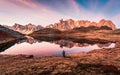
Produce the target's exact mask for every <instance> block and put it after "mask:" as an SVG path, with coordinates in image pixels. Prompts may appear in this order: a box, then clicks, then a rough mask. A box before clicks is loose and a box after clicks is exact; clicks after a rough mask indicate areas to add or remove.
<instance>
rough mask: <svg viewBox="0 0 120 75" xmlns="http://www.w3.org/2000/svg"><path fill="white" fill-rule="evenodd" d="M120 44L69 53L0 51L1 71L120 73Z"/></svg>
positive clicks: (14, 74)
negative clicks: (12, 53)
mask: <svg viewBox="0 0 120 75" xmlns="http://www.w3.org/2000/svg"><path fill="white" fill-rule="evenodd" d="M119 74H120V48H112V49H111V48H110V49H101V50H93V51H91V52H88V53H75V54H69V55H67V56H66V57H59V56H57V57H55V56H47V57H39V58H34V57H33V56H32V55H0V75H119Z"/></svg>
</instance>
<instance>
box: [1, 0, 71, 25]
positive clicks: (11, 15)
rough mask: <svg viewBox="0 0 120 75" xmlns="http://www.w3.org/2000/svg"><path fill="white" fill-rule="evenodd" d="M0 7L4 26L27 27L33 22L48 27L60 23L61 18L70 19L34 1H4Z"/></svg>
mask: <svg viewBox="0 0 120 75" xmlns="http://www.w3.org/2000/svg"><path fill="white" fill-rule="evenodd" d="M0 5H1V7H0V11H2V12H0V16H1V17H0V20H1V23H2V24H8V25H13V24H14V23H20V24H23V25H25V24H27V23H30V22H31V23H34V24H40V25H44V26H46V25H48V24H51V23H55V22H57V21H59V19H61V18H63V19H67V18H70V17H69V16H66V15H63V14H60V13H58V12H56V11H54V10H52V9H51V8H49V7H48V6H45V5H43V4H41V3H36V1H33V0H11V1H10V0H2V1H0ZM28 7H31V8H28ZM33 8H34V9H33ZM2 9H3V10H2Z"/></svg>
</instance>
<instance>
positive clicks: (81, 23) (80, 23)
mask: <svg viewBox="0 0 120 75" xmlns="http://www.w3.org/2000/svg"><path fill="white" fill-rule="evenodd" d="M4 27H7V28H9V29H12V30H14V31H17V32H20V33H22V34H31V33H33V32H35V31H39V30H41V29H47V28H52V29H57V30H60V31H66V30H72V29H74V30H75V29H77V28H81V29H82V30H83V29H85V28H87V27H93V28H94V27H97V28H102V27H108V28H109V29H112V30H115V29H116V27H115V24H114V23H113V22H112V21H111V20H105V19H102V20H100V21H99V22H98V23H97V22H91V21H88V20H77V21H76V20H72V19H68V20H65V21H64V20H63V19H61V20H59V22H58V23H54V24H50V25H47V26H46V27H43V26H41V25H37V26H36V25H34V24H31V23H29V24H27V25H20V24H17V23H15V24H14V25H13V26H7V25H4Z"/></svg>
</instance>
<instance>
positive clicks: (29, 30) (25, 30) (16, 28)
mask: <svg viewBox="0 0 120 75" xmlns="http://www.w3.org/2000/svg"><path fill="white" fill-rule="evenodd" d="M5 27H7V28H9V29H12V30H14V31H18V32H20V33H22V34H30V33H32V32H34V31H38V30H40V29H43V27H42V26H41V25H38V26H36V25H34V24H31V23H29V24H27V25H25V26H23V25H20V24H17V23H15V24H14V25H13V26H5Z"/></svg>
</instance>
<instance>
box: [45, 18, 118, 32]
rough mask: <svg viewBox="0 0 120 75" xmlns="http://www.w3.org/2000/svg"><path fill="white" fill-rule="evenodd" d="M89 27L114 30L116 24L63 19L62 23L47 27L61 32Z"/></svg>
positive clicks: (102, 21) (105, 21)
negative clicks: (104, 27)
mask: <svg viewBox="0 0 120 75" xmlns="http://www.w3.org/2000/svg"><path fill="white" fill-rule="evenodd" d="M89 26H95V27H102V26H107V27H109V28H111V29H112V30H115V29H116V27H115V24H114V23H113V22H112V21H110V20H105V19H102V20H100V21H99V22H98V23H96V22H91V21H88V20H77V21H75V20H72V19H68V20H65V21H64V20H63V19H61V20H60V22H58V23H55V24H50V25H48V26H46V28H53V29H58V30H60V31H65V30H71V29H74V28H78V27H89Z"/></svg>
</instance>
